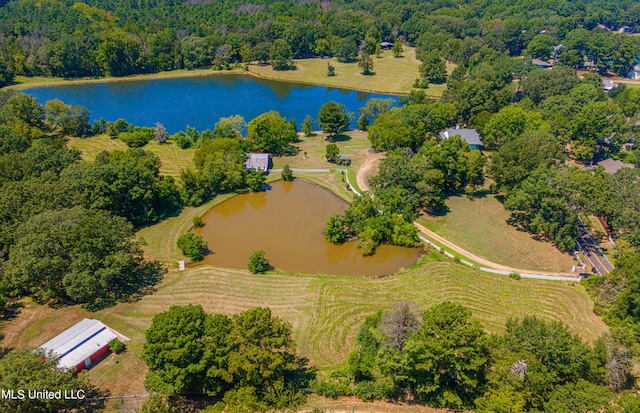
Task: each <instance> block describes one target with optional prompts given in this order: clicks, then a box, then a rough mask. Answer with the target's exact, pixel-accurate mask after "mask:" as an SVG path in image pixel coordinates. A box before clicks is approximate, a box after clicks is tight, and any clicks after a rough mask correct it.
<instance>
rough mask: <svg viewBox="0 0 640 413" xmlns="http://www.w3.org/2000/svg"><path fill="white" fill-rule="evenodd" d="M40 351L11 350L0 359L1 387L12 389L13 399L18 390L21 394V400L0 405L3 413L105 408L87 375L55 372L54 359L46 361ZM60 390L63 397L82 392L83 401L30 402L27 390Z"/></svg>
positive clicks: (6, 400) (4, 402) (32, 400)
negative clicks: (22, 392)
mask: <svg viewBox="0 0 640 413" xmlns="http://www.w3.org/2000/svg"><path fill="white" fill-rule="evenodd" d="M46 356H47V355H46V354H44V353H43V352H42V350H39V349H38V350H34V349H30V348H25V349H20V350H17V349H16V350H11V351H8V352H6V353H4V354H3V355H2V357H0V386H1V387H2V388H3V389H12V390H13V391H14V396H15V397H16V398H17V397H18V396H19V394H18V390H21V391H24V397H23V398H22V399H14V400H12V399H10V398H5V399H4V400H3V401H2V403H0V412H2V413H48V412H52V411H68V410H69V409H78V411H100V410H102V408H104V401H103V400H102V399H101V398H100V397H101V396H103V394H101V393H100V392H99V391H98V390H97V389H96V388H95V387H94V386H92V385H91V384H90V383H89V380H88V376H87V375H86V373H80V374H77V375H76V374H74V373H73V372H71V371H62V370H58V369H57V368H56V363H57V359H56V358H55V357H48V358H46V359H45V357H46ZM36 389H37V390H39V391H42V390H44V389H47V390H49V391H57V390H60V391H61V392H62V394H63V395H64V393H65V391H66V392H67V394H69V395H70V394H71V392H74V393H73V394H78V391H81V392H84V396H85V398H84V399H75V400H73V399H65V398H64V397H62V398H60V399H58V398H33V397H28V392H27V391H28V390H36Z"/></svg>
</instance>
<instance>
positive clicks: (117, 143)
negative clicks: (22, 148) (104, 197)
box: [67, 135, 195, 178]
mask: <svg viewBox="0 0 640 413" xmlns="http://www.w3.org/2000/svg"><path fill="white" fill-rule="evenodd" d="M67 139H68V140H69V147H70V148H76V149H78V150H79V151H80V152H82V159H86V160H88V161H93V160H94V159H95V158H96V155H98V153H100V152H102V151H107V152H111V151H114V150H123V151H124V150H127V149H128V147H127V145H126V144H125V143H124V142H122V141H121V140H118V139H111V138H109V137H108V136H107V135H98V136H92V137H90V138H73V137H71V138H67ZM142 149H144V150H147V151H151V152H153V153H155V154H156V155H158V157H159V158H160V162H161V165H160V173H161V174H163V175H169V176H173V177H174V178H179V177H180V171H181V170H183V169H187V168H188V167H191V166H193V154H194V152H195V149H193V148H189V149H180V148H179V147H178V146H176V145H175V144H174V143H173V142H171V141H169V142H167V143H163V144H159V143H157V142H156V141H151V142H149V143H148V144H147V145H145V146H144V147H143V148H142Z"/></svg>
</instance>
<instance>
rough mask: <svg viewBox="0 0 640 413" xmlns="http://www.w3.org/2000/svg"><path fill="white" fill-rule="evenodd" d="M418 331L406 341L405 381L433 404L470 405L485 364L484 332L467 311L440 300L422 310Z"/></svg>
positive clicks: (479, 385) (487, 355) (481, 382)
mask: <svg viewBox="0 0 640 413" xmlns="http://www.w3.org/2000/svg"><path fill="white" fill-rule="evenodd" d="M422 321H423V326H422V328H421V329H420V332H419V333H418V334H417V335H415V336H414V337H413V338H412V339H410V340H409V341H408V342H407V343H406V345H405V348H406V351H407V353H408V355H409V356H408V357H409V360H410V361H409V365H408V368H409V369H410V372H407V373H406V375H407V377H408V381H409V382H410V383H411V385H412V387H413V388H414V389H415V392H416V394H417V395H418V396H419V397H420V398H421V399H422V400H423V401H425V402H426V403H429V404H431V405H433V406H439V407H448V408H461V407H466V406H472V405H473V401H474V399H475V398H476V397H477V396H479V392H480V391H481V390H482V388H483V385H484V382H485V374H486V372H487V369H488V367H489V347H488V342H487V336H486V334H485V332H484V330H483V328H482V326H480V324H479V323H478V322H477V321H476V320H474V319H472V318H471V312H470V311H469V310H467V309H466V308H464V307H462V306H461V305H459V304H453V303H450V302H444V303H442V304H439V305H436V306H433V307H431V308H429V309H428V310H427V311H425V313H424V316H423V320H422Z"/></svg>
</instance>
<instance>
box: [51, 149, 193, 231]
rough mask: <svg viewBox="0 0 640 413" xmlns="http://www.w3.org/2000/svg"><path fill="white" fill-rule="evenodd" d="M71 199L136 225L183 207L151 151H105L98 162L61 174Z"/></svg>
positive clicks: (172, 182) (175, 187)
mask: <svg viewBox="0 0 640 413" xmlns="http://www.w3.org/2000/svg"><path fill="white" fill-rule="evenodd" d="M60 179H61V182H62V184H63V185H64V186H66V188H67V189H68V190H69V198H70V199H71V201H72V202H73V203H74V204H76V205H83V206H84V207H86V208H99V209H108V210H110V211H112V212H113V213H114V214H116V215H120V216H122V217H125V218H127V219H128V220H129V221H131V222H132V223H133V224H134V225H135V226H138V225H142V224H145V223H148V222H154V221H157V220H159V219H162V218H164V217H166V216H168V215H170V214H172V213H174V212H175V211H176V210H178V209H179V208H180V206H181V200H180V196H179V192H178V188H177V186H176V185H175V182H174V180H173V178H171V177H168V176H161V175H160V160H159V159H158V157H157V156H156V155H154V154H153V153H151V152H146V151H144V150H142V149H130V150H128V151H126V152H123V151H113V152H110V153H108V152H102V153H99V154H98V156H97V157H96V160H95V162H94V163H89V162H79V163H75V164H73V165H71V166H69V167H68V168H67V169H66V170H64V172H63V173H62V174H61V177H60Z"/></svg>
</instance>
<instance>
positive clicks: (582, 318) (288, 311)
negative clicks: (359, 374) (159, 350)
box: [3, 252, 606, 395]
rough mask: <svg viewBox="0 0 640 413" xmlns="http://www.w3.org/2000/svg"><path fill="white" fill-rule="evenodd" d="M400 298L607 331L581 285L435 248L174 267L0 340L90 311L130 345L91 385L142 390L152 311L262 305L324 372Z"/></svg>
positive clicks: (37, 336) (28, 337)
mask: <svg viewBox="0 0 640 413" xmlns="http://www.w3.org/2000/svg"><path fill="white" fill-rule="evenodd" d="M403 299H410V300H414V301H416V302H417V303H418V304H419V305H420V306H421V308H427V307H428V306H431V305H434V304H437V303H439V302H442V301H443V300H451V301H454V302H457V303H460V304H463V305H465V306H467V307H469V308H470V309H471V310H472V311H473V314H474V315H475V316H476V317H477V318H478V319H479V320H480V321H481V322H482V324H483V325H484V326H485V328H486V329H487V331H490V332H499V331H502V329H503V328H504V323H505V321H506V320H507V319H508V318H509V317H522V316H524V315H527V314H529V315H537V316H540V317H543V318H545V319H553V320H560V321H562V322H564V323H566V324H568V325H569V326H570V328H571V331H572V332H574V333H578V334H580V335H581V336H582V337H583V339H584V340H586V341H589V342H591V341H592V340H594V339H595V338H596V337H598V336H599V335H600V334H602V333H603V332H604V331H605V330H606V327H605V325H604V323H603V322H602V321H601V320H600V318H598V317H597V316H596V315H595V314H594V313H593V305H592V302H591V301H590V300H589V298H588V296H587V293H586V292H585V290H584V288H583V287H582V286H581V285H579V284H576V283H568V282H552V281H538V280H524V279H523V280H518V281H516V280H512V279H510V278H508V277H503V276H497V275H491V274H484V273H481V272H478V271H475V270H473V269H471V268H468V267H465V266H464V265H461V264H456V263H454V262H452V261H449V260H445V259H444V258H443V257H442V256H441V255H440V254H439V253H435V252H433V253H430V254H429V255H427V256H426V257H424V258H423V260H422V262H421V263H420V264H419V265H416V266H415V267H413V268H411V269H407V270H403V271H401V272H400V273H398V274H396V275H394V276H390V277H385V278H367V277H345V276H330V275H279V274H267V275H252V274H249V273H248V272H247V271H246V270H236V269H222V268H215V267H211V266H208V265H201V266H196V267H188V268H187V270H186V271H184V272H177V271H176V270H171V271H170V272H169V273H168V274H167V275H166V277H165V279H164V281H163V282H162V283H161V284H160V285H159V286H158V289H157V291H156V292H155V293H154V294H152V295H149V296H146V297H144V298H142V299H141V300H140V301H138V302H134V303H125V304H119V305H117V306H115V307H113V308H109V309H106V310H103V311H99V312H96V313H89V312H86V311H84V310H82V309H81V308H79V307H78V306H74V307H67V308H61V309H52V308H49V307H46V306H41V305H36V304H33V303H28V304H27V305H26V307H24V308H23V309H21V310H20V313H19V315H18V317H17V318H15V319H13V320H11V321H9V322H7V323H5V325H4V326H3V333H4V334H5V339H4V340H3V346H5V347H16V346H17V347H24V346H38V345H40V344H42V343H44V342H45V341H46V340H48V339H50V338H51V337H53V336H55V335H56V334H58V333H60V332H61V331H63V330H64V329H66V328H68V327H69V326H71V325H73V324H74V323H76V322H77V321H79V320H80V319H82V318H83V317H91V318H97V319H100V320H102V321H103V322H105V323H106V324H107V325H109V326H111V327H112V328H114V329H116V330H118V331H119V332H121V333H122V334H124V335H126V336H128V337H129V338H131V339H132V342H131V343H130V344H129V346H128V349H127V351H126V352H125V353H123V354H121V355H118V356H116V357H115V360H111V359H110V358H108V359H106V360H105V361H103V362H102V363H100V364H99V365H98V366H97V367H96V368H94V369H93V370H91V372H90V376H91V379H92V381H93V382H94V383H95V384H97V385H99V386H101V387H103V388H107V389H109V390H110V391H111V393H112V394H114V395H117V394H139V393H142V392H144V389H143V380H144V375H145V373H146V367H145V365H144V363H143V362H142V361H140V359H139V356H140V352H141V349H142V343H143V341H144V331H145V330H146V329H147V328H148V327H149V326H150V325H151V320H152V318H153V316H154V315H155V314H157V313H159V312H162V311H165V310H167V309H168V308H169V307H170V306H172V305H187V304H200V305H202V306H203V307H204V308H205V309H206V310H207V311H209V312H222V313H225V314H230V315H231V314H236V313H238V312H240V311H243V310H246V309H248V308H251V307H256V306H263V307H270V308H271V309H272V310H273V312H274V313H275V314H277V315H279V316H281V317H283V318H284V319H285V320H287V321H288V322H290V323H291V325H292V327H293V333H294V338H295V340H296V342H297V344H298V349H299V352H300V354H302V355H304V356H306V357H309V359H310V361H311V363H312V364H313V365H315V366H317V367H319V368H320V369H321V371H323V372H327V371H328V370H330V369H332V368H335V367H337V366H338V365H340V364H341V363H343V362H344V361H345V359H346V356H347V355H348V353H349V352H350V351H352V350H353V348H354V347H353V346H354V344H355V335H356V334H357V331H358V328H359V326H360V325H361V323H362V321H363V320H364V318H365V317H366V316H367V315H369V314H371V313H373V312H375V311H377V310H378V309H385V308H388V307H390V306H391V305H392V304H394V303H396V302H397V301H400V300H403Z"/></svg>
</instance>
